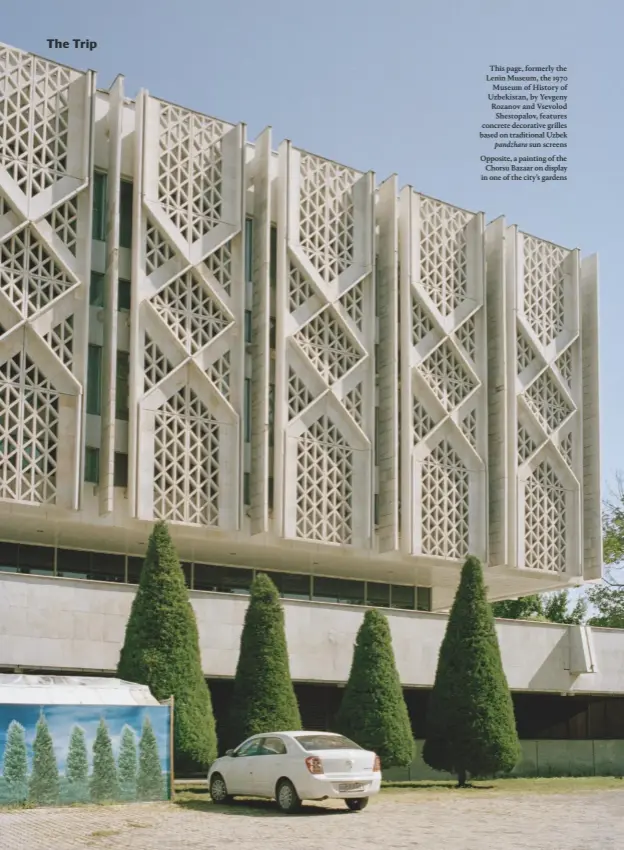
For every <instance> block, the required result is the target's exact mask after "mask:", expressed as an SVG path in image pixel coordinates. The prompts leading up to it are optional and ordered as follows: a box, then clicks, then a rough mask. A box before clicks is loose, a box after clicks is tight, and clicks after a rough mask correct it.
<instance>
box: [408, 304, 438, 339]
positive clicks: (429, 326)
mask: <svg viewBox="0 0 624 850" xmlns="http://www.w3.org/2000/svg"><path fill="white" fill-rule="evenodd" d="M432 330H433V322H432V321H431V319H430V318H429V316H428V315H427V314H426V312H425V310H424V308H423V306H422V304H421V303H420V301H419V300H418V299H417V298H416V296H415V295H412V345H413V346H414V347H416V346H417V345H418V343H419V342H422V340H423V339H424V338H425V337H426V336H427V334H429V333H431V331H432Z"/></svg>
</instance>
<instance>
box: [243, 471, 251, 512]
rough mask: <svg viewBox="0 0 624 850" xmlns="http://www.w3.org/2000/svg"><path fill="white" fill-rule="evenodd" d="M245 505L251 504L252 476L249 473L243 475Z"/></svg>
mask: <svg viewBox="0 0 624 850" xmlns="http://www.w3.org/2000/svg"><path fill="white" fill-rule="evenodd" d="M243 504H244V505H250V504H251V476H250V474H249V473H248V472H245V473H244V474H243Z"/></svg>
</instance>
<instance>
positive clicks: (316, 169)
mask: <svg viewBox="0 0 624 850" xmlns="http://www.w3.org/2000/svg"><path fill="white" fill-rule="evenodd" d="M356 178H357V173H356V172H355V171H352V170H351V169H349V168H344V167H343V166H340V165H337V164H336V163H333V162H329V161H328V160H325V159H321V158H319V157H316V156H312V155H311V154H303V153H302V154H301V165H300V224H299V242H300V245H301V248H302V249H303V251H304V252H305V253H306V254H307V256H308V258H309V260H310V261H311V263H312V264H313V266H314V267H315V268H316V270H317V271H318V273H319V274H320V275H321V277H322V278H323V279H324V280H325V281H327V282H329V281H331V280H335V279H336V278H337V277H338V276H339V275H340V274H341V273H342V272H344V271H345V270H346V269H347V268H349V266H350V265H352V263H353V249H354V242H353V230H354V216H353V197H352V191H351V188H352V186H353V183H354V182H355V180H356Z"/></svg>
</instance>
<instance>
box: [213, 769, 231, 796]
mask: <svg viewBox="0 0 624 850" xmlns="http://www.w3.org/2000/svg"><path fill="white" fill-rule="evenodd" d="M210 796H211V797H212V802H213V803H229V802H230V800H231V799H232V798H231V796H230V795H229V794H228V790H227V785H226V784H225V779H224V778H223V777H222V776H221V774H220V773H215V774H214V776H211V777H210Z"/></svg>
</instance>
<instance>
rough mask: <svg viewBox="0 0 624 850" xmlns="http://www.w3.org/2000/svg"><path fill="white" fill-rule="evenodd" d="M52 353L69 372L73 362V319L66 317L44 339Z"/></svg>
mask: <svg viewBox="0 0 624 850" xmlns="http://www.w3.org/2000/svg"><path fill="white" fill-rule="evenodd" d="M44 339H45V341H46V342H47V343H48V345H49V346H50V348H51V349H52V351H53V352H54V353H55V354H56V356H57V357H58V358H59V360H61V361H62V362H63V363H64V364H65V366H67V368H68V369H69V370H70V371H71V368H72V364H73V360H74V317H73V315H72V316H68V318H67V319H65V321H64V322H60V323H59V324H58V325H56V326H55V327H53V328H52V330H51V331H50V332H49V333H47V334H46V335H45V337H44Z"/></svg>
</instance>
